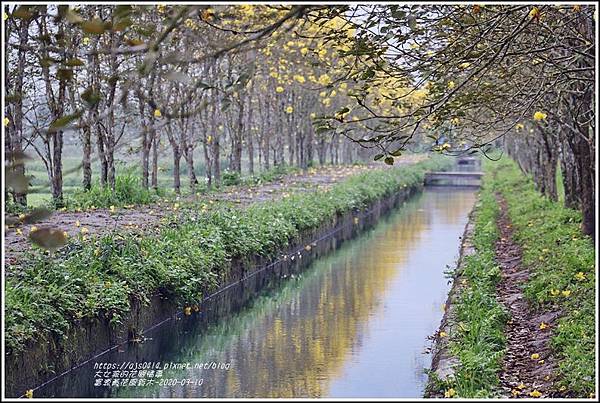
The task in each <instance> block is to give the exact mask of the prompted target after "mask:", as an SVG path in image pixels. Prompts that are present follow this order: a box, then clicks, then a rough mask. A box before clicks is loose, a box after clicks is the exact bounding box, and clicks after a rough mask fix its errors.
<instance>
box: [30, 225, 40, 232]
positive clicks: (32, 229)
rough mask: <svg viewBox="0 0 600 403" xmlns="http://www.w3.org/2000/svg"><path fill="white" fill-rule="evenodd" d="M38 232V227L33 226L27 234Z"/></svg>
mask: <svg viewBox="0 0 600 403" xmlns="http://www.w3.org/2000/svg"><path fill="white" fill-rule="evenodd" d="M37 230H38V227H36V226H35V225H34V226H32V227H31V230H30V231H29V232H35V231H37Z"/></svg>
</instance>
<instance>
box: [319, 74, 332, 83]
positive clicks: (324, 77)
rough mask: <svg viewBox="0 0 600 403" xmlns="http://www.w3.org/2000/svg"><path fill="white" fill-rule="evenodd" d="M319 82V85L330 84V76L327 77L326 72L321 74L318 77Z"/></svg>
mask: <svg viewBox="0 0 600 403" xmlns="http://www.w3.org/2000/svg"><path fill="white" fill-rule="evenodd" d="M319 84H321V85H328V84H331V77H329V76H328V75H327V74H322V75H321V76H320V77H319Z"/></svg>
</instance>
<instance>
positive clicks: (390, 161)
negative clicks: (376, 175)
mask: <svg viewBox="0 0 600 403" xmlns="http://www.w3.org/2000/svg"><path fill="white" fill-rule="evenodd" d="M383 162H385V163H386V164H388V165H394V157H386V158H385V159H384V160H383Z"/></svg>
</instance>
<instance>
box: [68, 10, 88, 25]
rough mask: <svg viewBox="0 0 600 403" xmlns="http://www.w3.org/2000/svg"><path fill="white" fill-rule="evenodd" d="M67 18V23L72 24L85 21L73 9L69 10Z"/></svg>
mask: <svg viewBox="0 0 600 403" xmlns="http://www.w3.org/2000/svg"><path fill="white" fill-rule="evenodd" d="M65 18H66V19H67V21H69V22H70V23H71V24H79V23H82V22H83V21H84V19H83V18H82V17H81V15H79V14H78V13H77V11H75V10H72V9H71V8H69V9H68V10H67V11H66V13H65Z"/></svg>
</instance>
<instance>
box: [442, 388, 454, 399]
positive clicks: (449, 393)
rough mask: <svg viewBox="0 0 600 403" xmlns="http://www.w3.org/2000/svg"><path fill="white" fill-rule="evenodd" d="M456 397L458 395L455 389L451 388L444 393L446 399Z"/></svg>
mask: <svg viewBox="0 0 600 403" xmlns="http://www.w3.org/2000/svg"><path fill="white" fill-rule="evenodd" d="M454 395H456V391H455V390H454V389H453V388H450V389H448V390H447V391H445V392H444V397H452V396H454Z"/></svg>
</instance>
